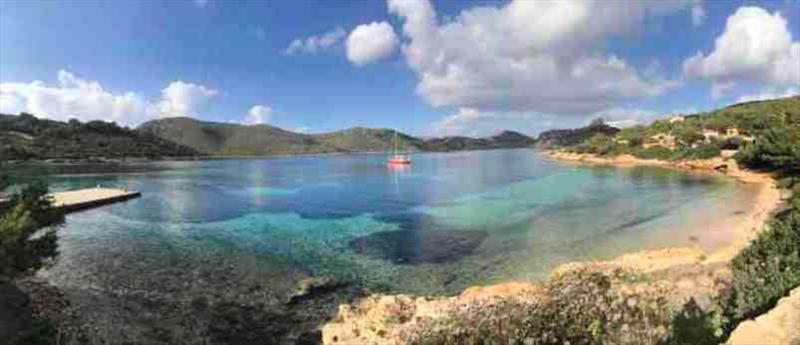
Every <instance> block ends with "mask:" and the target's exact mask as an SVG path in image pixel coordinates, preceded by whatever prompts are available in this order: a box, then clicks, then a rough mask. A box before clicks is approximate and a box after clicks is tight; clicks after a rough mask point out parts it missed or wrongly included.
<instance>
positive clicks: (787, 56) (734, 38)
mask: <svg viewBox="0 0 800 345" xmlns="http://www.w3.org/2000/svg"><path fill="white" fill-rule="evenodd" d="M683 71H684V74H686V76H687V77H689V78H698V79H707V80H710V81H711V82H712V94H713V95H714V96H715V97H719V96H722V95H724V94H725V93H727V92H728V91H729V90H731V89H732V88H733V87H734V86H735V85H736V84H737V83H739V82H743V81H751V82H760V83H763V84H766V85H770V86H773V87H774V86H793V85H800V42H798V41H793V40H792V33H791V32H790V31H789V27H788V23H787V21H786V19H785V18H784V17H783V16H782V15H781V14H780V13H778V12H775V13H774V14H770V13H769V12H767V11H766V10H764V9H762V8H760V7H740V8H739V9H738V10H736V12H735V13H734V14H733V15H731V16H730V17H728V20H727V22H726V24H725V31H724V32H723V33H722V35H721V36H719V37H718V38H717V40H716V42H715V44H714V50H713V51H712V52H711V53H709V54H708V55H706V54H704V53H702V52H698V53H697V54H696V55H694V56H692V57H690V58H688V59H686V61H684V63H683Z"/></svg>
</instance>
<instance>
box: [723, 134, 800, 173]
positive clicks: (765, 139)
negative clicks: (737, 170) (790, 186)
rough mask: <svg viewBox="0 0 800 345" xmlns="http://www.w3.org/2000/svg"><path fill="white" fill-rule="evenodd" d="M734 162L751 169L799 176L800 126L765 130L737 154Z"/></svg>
mask: <svg viewBox="0 0 800 345" xmlns="http://www.w3.org/2000/svg"><path fill="white" fill-rule="evenodd" d="M736 160H737V161H738V162H739V163H740V164H742V165H743V166H746V167H748V168H751V169H756V170H767V171H777V172H780V173H781V174H784V175H798V174H800V126H792V127H789V126H781V127H776V128H770V129H767V130H765V131H764V132H763V133H762V134H761V135H760V136H759V137H758V138H756V140H755V141H754V142H753V143H751V144H749V145H746V146H745V147H744V148H743V149H742V150H741V151H740V152H739V153H738V154H737V156H736Z"/></svg>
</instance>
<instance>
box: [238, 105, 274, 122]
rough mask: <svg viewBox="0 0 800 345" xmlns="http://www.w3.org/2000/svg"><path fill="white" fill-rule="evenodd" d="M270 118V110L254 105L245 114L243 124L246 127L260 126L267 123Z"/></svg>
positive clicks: (263, 106) (264, 106)
mask: <svg viewBox="0 0 800 345" xmlns="http://www.w3.org/2000/svg"><path fill="white" fill-rule="evenodd" d="M270 116H272V108H270V107H268V106H266V105H254V106H253V107H252V108H250V111H249V112H247V118H245V120H244V123H245V124H247V125H262V124H265V123H267V122H269V119H270Z"/></svg>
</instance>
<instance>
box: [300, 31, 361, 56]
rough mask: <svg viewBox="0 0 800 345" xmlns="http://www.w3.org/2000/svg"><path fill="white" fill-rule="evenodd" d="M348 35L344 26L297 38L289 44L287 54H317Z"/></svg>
mask: <svg viewBox="0 0 800 345" xmlns="http://www.w3.org/2000/svg"><path fill="white" fill-rule="evenodd" d="M346 35H347V32H345V31H344V29H342V28H336V29H333V30H331V31H328V32H325V33H322V34H319V35H313V36H309V37H306V38H303V37H301V38H297V39H295V40H293V41H292V43H290V44H289V47H288V48H286V51H285V53H286V54H289V55H291V54H298V53H304V54H316V53H319V52H322V51H325V50H328V49H330V48H332V47H334V46H336V45H337V44H339V43H340V42H341V41H342V39H343V38H344V37H345V36H346Z"/></svg>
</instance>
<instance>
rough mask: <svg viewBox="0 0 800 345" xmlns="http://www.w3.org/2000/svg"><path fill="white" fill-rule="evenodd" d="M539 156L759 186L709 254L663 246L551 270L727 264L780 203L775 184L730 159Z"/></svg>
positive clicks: (692, 248) (647, 269)
mask: <svg viewBox="0 0 800 345" xmlns="http://www.w3.org/2000/svg"><path fill="white" fill-rule="evenodd" d="M542 156H543V157H544V158H546V159H552V160H557V161H561V162H568V163H569V162H572V163H577V164H593V165H611V166H617V167H636V166H653V167H663V168H667V169H675V170H679V171H687V172H693V173H701V174H713V175H716V176H724V177H727V178H732V179H734V180H736V181H738V182H740V183H747V184H756V185H758V186H759V188H758V193H757V195H756V196H755V198H754V202H753V206H752V207H751V208H750V210H748V212H747V213H746V215H745V219H746V221H744V222H742V223H739V224H737V225H736V226H734V227H733V229H731V230H730V231H731V232H732V233H733V234H732V235H733V237H732V238H731V241H730V243H729V244H728V245H725V246H724V247H722V248H719V249H716V250H714V251H713V252H706V251H704V250H702V249H700V248H699V247H697V246H688V247H687V246H684V247H667V248H662V249H653V250H643V251H638V252H633V253H628V254H623V255H620V256H618V257H616V258H614V259H611V260H605V261H590V262H577V263H568V264H565V265H562V267H558V268H556V269H555V270H554V271H558V270H563V269H565V268H564V267H563V266H567V267H569V266H575V265H580V264H583V263H594V264H598V263H600V264H602V263H605V264H607V265H614V266H619V267H623V268H631V269H637V270H641V271H643V272H645V273H647V272H653V271H658V270H663V269H668V268H671V267H675V266H678V265H684V264H691V263H694V262H701V263H703V264H712V263H724V262H728V261H730V260H732V259H733V258H734V257H735V256H736V254H738V253H739V252H740V251H741V250H742V249H744V248H745V247H747V246H748V245H749V244H750V241H752V240H753V239H754V238H756V236H757V235H758V234H759V233H760V232H761V231H762V229H763V228H764V227H765V225H766V223H767V221H768V220H769V219H770V217H771V216H772V215H773V214H774V212H775V211H776V210H777V209H778V208H779V207H780V205H781V202H782V199H781V192H780V189H779V188H778V187H777V181H776V180H775V179H774V178H773V176H772V175H770V174H766V173H760V172H755V171H750V170H745V169H741V168H739V167H738V165H737V164H736V162H735V161H734V160H733V159H725V158H722V157H715V158H711V159H702V160H690V161H679V162H670V161H664V160H656V159H642V158H637V157H634V156H631V155H620V156H615V157H598V156H595V155H592V154H579V153H571V152H564V151H545V152H543V153H542ZM721 167H724V168H721Z"/></svg>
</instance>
